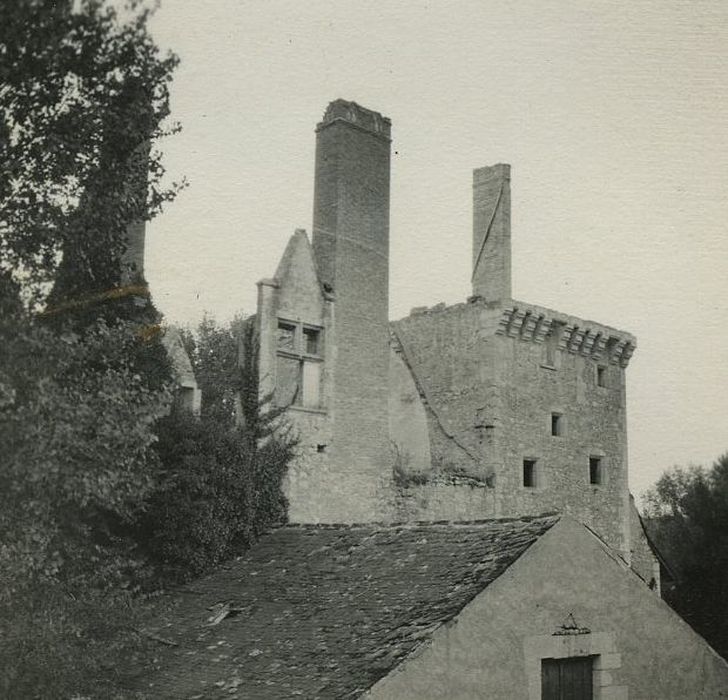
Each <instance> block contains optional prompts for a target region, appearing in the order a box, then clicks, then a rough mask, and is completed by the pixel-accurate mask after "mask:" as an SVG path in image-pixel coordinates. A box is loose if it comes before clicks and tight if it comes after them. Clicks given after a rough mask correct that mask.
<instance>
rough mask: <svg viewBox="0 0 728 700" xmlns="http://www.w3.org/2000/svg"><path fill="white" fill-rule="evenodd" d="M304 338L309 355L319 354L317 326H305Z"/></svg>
mask: <svg viewBox="0 0 728 700" xmlns="http://www.w3.org/2000/svg"><path fill="white" fill-rule="evenodd" d="M303 338H304V346H305V351H306V353H307V354H308V355H318V354H319V332H318V330H316V329H315V328H304V329H303Z"/></svg>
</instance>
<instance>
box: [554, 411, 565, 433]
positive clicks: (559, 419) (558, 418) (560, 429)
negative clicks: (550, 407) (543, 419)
mask: <svg viewBox="0 0 728 700" xmlns="http://www.w3.org/2000/svg"><path fill="white" fill-rule="evenodd" d="M563 433H564V417H563V416H562V415H561V414H560V413H552V414H551V434H552V435H554V436H556V437H558V436H560V435H563Z"/></svg>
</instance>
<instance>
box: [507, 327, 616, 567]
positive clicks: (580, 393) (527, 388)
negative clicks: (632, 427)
mask: <svg viewBox="0 0 728 700" xmlns="http://www.w3.org/2000/svg"><path fill="white" fill-rule="evenodd" d="M497 338H498V340H497V342H499V343H500V344H501V346H502V347H501V356H502V364H500V366H498V367H496V368H494V371H496V372H497V373H498V375H499V376H500V378H501V382H502V389H501V392H502V398H503V401H502V409H501V414H500V416H498V417H497V427H496V430H499V431H501V432H502V439H501V440H500V441H499V444H500V446H501V456H500V459H501V468H500V469H498V472H497V480H496V490H497V492H498V496H497V498H498V501H499V503H500V511H501V513H502V514H504V515H507V514H515V513H518V514H519V515H527V514H537V513H543V512H547V511H551V510H557V511H561V512H567V513H570V514H572V515H573V516H574V517H576V518H578V519H579V520H581V521H582V522H585V523H587V524H589V525H590V526H591V527H593V528H594V530H596V532H598V533H599V534H600V536H601V537H603V538H604V539H605V540H606V541H607V542H609V544H611V545H612V546H614V547H616V548H617V549H618V550H620V551H622V552H623V553H624V554H625V556H628V554H629V552H628V541H629V540H628V528H629V511H628V498H629V496H628V491H627V465H626V421H625V391H624V371H623V370H622V369H621V368H620V367H619V366H613V365H609V366H607V368H606V373H607V375H606V384H607V386H605V387H599V386H597V383H596V368H597V363H596V362H595V361H593V360H592V359H590V358H585V357H582V356H580V355H577V354H571V353H568V352H563V351H558V352H559V353H560V357H559V358H558V362H557V363H556V364H557V366H556V367H550V366H548V365H547V364H545V361H546V356H545V352H546V349H545V347H544V345H542V344H538V343H533V342H528V341H523V340H521V339H519V338H511V337H508V336H498V337H497ZM554 413H557V414H559V415H560V416H561V418H560V421H561V435H559V436H554V435H552V434H551V419H552V414H554ZM590 457H599V458H600V459H601V462H602V470H603V477H602V483H601V484H598V485H594V484H590V473H589V459H590ZM524 459H533V460H536V485H535V486H533V487H529V486H524V483H523V461H524Z"/></svg>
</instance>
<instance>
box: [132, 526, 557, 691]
mask: <svg viewBox="0 0 728 700" xmlns="http://www.w3.org/2000/svg"><path fill="white" fill-rule="evenodd" d="M557 520H558V516H553V515H548V516H541V517H536V518H521V519H509V520H489V521H478V522H469V523H449V522H447V523H446V522H441V523H409V524H399V525H380V524H368V525H352V526H347V525H330V526H316V525H309V526H305V525H301V526H286V527H281V528H279V529H277V530H274V531H273V532H271V533H270V534H267V535H265V536H263V537H262V538H261V539H260V541H259V542H258V543H257V544H256V545H255V546H254V547H253V548H252V549H251V550H250V551H249V552H248V553H247V554H246V555H245V556H243V557H241V558H240V559H239V560H237V561H235V562H233V563H231V564H230V565H228V566H226V567H224V568H223V569H221V570H219V571H217V572H216V573H214V574H212V575H211V576H208V577H206V578H203V579H200V580H197V581H195V582H194V583H192V584H190V585H188V586H186V587H185V588H184V589H182V590H181V591H180V592H179V594H178V595H176V598H175V600H174V603H173V605H171V606H169V607H168V610H167V611H166V612H165V613H164V614H163V616H162V618H161V619H158V620H157V621H156V624H155V626H154V629H153V633H154V634H156V635H157V636H158V637H159V638H161V639H163V640H165V641H166V642H167V644H166V645H165V646H164V647H161V646H160V657H159V671H158V672H156V673H155V675H154V676H153V677H148V676H147V677H145V678H140V679H139V683H140V688H141V689H145V690H146V692H148V693H149V694H150V696H152V697H159V698H163V697H169V698H171V697H174V698H216V697H225V698H236V697H237V698H256V700H266V699H268V698H271V699H272V698H276V699H279V698H306V699H307V700H314V699H315V698H354V697H357V696H359V695H360V694H361V693H363V692H364V691H366V690H367V689H368V688H370V687H371V686H372V685H373V684H374V683H375V682H376V681H377V680H379V679H380V678H382V677H383V676H385V675H386V674H388V673H389V672H390V671H391V670H392V669H393V668H394V667H395V666H396V665H397V664H399V663H400V662H402V661H403V660H404V659H405V658H406V657H407V656H409V655H410V654H411V653H412V652H414V651H415V650H416V649H417V648H418V647H420V646H421V645H423V644H426V643H427V642H428V641H429V639H430V637H431V635H432V634H433V632H434V631H435V630H436V629H437V628H438V627H439V626H440V625H442V624H443V623H445V622H447V621H448V620H451V619H452V618H453V617H455V616H456V615H457V614H458V612H459V611H460V610H461V609H462V608H463V607H464V606H465V605H466V604H467V603H468V602H470V601H471V600H472V599H473V598H474V597H475V596H476V595H478V594H479V593H480V592H481V591H482V590H484V589H485V588H486V587H487V586H488V585H489V584H490V583H492V582H493V581H494V580H495V579H496V578H498V577H499V576H500V575H501V574H502V573H503V572H504V571H505V570H506V569H507V568H508V567H509V566H510V565H511V564H512V563H513V562H514V561H515V560H516V559H518V558H519V557H520V556H521V555H522V554H523V553H524V552H525V551H526V549H528V547H530V545H531V544H533V543H534V542H535V541H536V540H537V539H538V538H539V537H540V536H541V535H543V534H544V533H545V532H546V531H547V530H548V529H549V528H551V527H552V526H553V525H554V524H555V523H556V522H557ZM225 604H227V605H228V606H229V609H230V610H231V611H232V613H234V614H229V615H228V616H227V617H224V618H223V619H222V620H220V621H217V620H219V619H220V615H219V614H217V615H216V613H219V611H220V606H221V605H225ZM216 606H217V607H216ZM150 631H151V630H150ZM172 645H176V646H172Z"/></svg>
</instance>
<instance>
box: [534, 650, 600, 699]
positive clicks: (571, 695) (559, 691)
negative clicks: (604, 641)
mask: <svg viewBox="0 0 728 700" xmlns="http://www.w3.org/2000/svg"><path fill="white" fill-rule="evenodd" d="M593 661H594V657H593V656H574V657H569V658H565V659H543V660H542V661H541V700H593V697H594V695H593V691H592V687H593V680H592V667H593Z"/></svg>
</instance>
